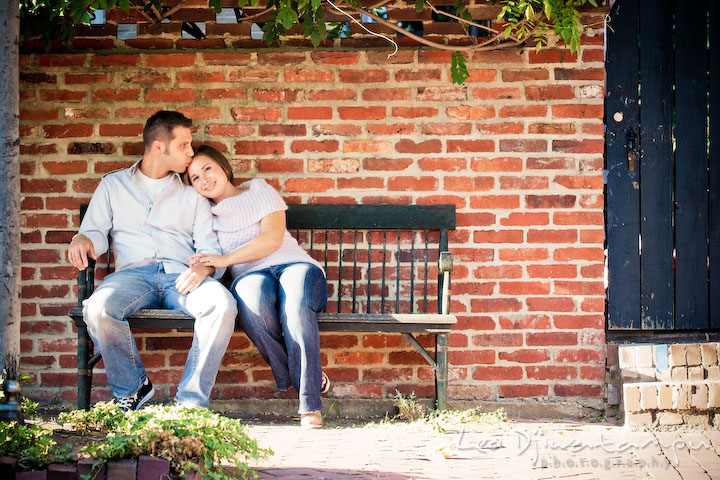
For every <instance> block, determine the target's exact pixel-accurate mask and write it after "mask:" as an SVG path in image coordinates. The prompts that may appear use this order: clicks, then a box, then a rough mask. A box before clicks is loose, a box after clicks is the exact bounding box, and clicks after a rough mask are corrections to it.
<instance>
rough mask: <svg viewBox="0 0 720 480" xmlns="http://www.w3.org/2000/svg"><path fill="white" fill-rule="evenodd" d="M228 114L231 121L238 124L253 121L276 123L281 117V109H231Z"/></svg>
mask: <svg viewBox="0 0 720 480" xmlns="http://www.w3.org/2000/svg"><path fill="white" fill-rule="evenodd" d="M230 113H231V114H232V117H233V119H235V121H238V122H240V121H254V120H264V121H268V122H277V121H278V120H279V119H280V117H281V116H282V110H281V109H279V108H266V107H247V108H233V109H231V110H230Z"/></svg>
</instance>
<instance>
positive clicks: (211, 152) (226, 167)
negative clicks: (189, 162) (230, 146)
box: [183, 145, 234, 185]
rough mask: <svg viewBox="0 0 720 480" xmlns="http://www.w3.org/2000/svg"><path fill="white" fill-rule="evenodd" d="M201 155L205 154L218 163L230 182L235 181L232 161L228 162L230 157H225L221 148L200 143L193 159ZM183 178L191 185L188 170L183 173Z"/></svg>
mask: <svg viewBox="0 0 720 480" xmlns="http://www.w3.org/2000/svg"><path fill="white" fill-rule="evenodd" d="M200 155H204V156H206V157H208V158H210V159H211V160H213V161H214V162H215V163H217V164H218V166H219V167H220V168H221V169H222V171H223V172H225V175H226V176H227V179H228V180H229V181H230V182H232V181H233V178H234V175H233V171H232V167H231V166H230V162H228V159H227V158H225V155H223V154H222V152H220V150H218V149H217V148H215V147H211V146H210V145H200V146H199V147H197V148H196V149H195V155H193V159H194V158H197V157H198V156H200ZM183 179H184V180H185V183H186V184H188V185H190V177H189V176H188V174H187V171H186V172H185V174H184V175H183Z"/></svg>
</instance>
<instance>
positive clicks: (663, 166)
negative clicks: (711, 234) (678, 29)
mask: <svg viewBox="0 0 720 480" xmlns="http://www.w3.org/2000/svg"><path fill="white" fill-rule="evenodd" d="M632 3H634V2H632ZM640 5H641V6H640V11H642V12H643V14H642V18H641V20H640V45H641V50H640V79H641V80H640V81H641V92H642V98H643V99H644V101H643V102H642V106H641V108H640V125H641V128H640V143H641V148H642V155H641V160H640V178H641V180H642V186H641V190H640V208H641V210H640V217H641V220H640V233H641V237H642V253H641V257H640V272H641V278H640V282H641V290H642V319H641V322H642V328H643V329H652V328H655V329H668V328H672V327H673V312H674V309H673V230H672V213H673V204H672V201H673V199H672V194H673V192H672V188H673V170H672V166H673V162H672V153H673V152H672V137H671V125H672V124H671V122H672V101H673V98H672V68H673V58H672V55H671V54H670V53H669V52H672V35H671V32H672V16H671V15H670V13H671V12H672V2H671V1H670V0H641V2H640Z"/></svg>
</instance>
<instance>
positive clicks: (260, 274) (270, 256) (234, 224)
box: [187, 146, 330, 428]
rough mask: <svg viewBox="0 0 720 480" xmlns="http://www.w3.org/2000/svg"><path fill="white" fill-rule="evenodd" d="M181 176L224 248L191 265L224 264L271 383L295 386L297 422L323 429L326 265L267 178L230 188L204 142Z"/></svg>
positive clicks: (226, 166)
mask: <svg viewBox="0 0 720 480" xmlns="http://www.w3.org/2000/svg"><path fill="white" fill-rule="evenodd" d="M187 178H188V180H189V182H190V184H191V185H192V186H193V188H195V190H196V191H197V192H198V193H199V194H200V195H203V196H204V197H207V198H209V199H210V200H211V201H212V212H213V215H214V219H213V228H214V229H215V231H216V232H217V235H218V240H219V242H220V247H221V249H222V252H223V255H207V254H196V255H193V256H192V257H191V258H190V265H191V266H194V265H198V264H200V265H207V266H212V267H229V269H230V273H231V274H232V278H233V283H232V287H231V288H230V291H231V292H232V294H233V295H234V296H235V298H236V299H237V302H238V314H239V319H240V323H241V325H242V327H243V329H244V330H245V333H246V334H247V335H248V337H250V339H251V340H252V341H253V343H255V345H256V346H257V348H258V350H259V351H260V354H261V355H262V357H263V358H264V359H265V361H266V362H267V363H268V364H269V365H270V368H271V369H272V372H273V376H274V377H275V383H276V384H277V388H278V389H279V390H287V389H289V388H290V387H295V389H296V390H297V392H298V395H299V398H300V406H299V413H300V424H301V426H303V427H305V428H321V427H322V416H321V414H320V409H321V407H322V404H321V399H320V394H321V393H324V392H326V391H327V389H328V387H329V385H330V382H329V380H328V378H327V376H326V375H325V374H324V373H323V372H322V370H321V362H320V343H319V333H318V323H317V312H319V311H320V310H322V309H323V308H324V306H325V303H326V301H327V281H326V279H325V273H324V271H323V270H322V268H321V267H320V264H319V263H318V262H317V261H315V260H314V259H313V258H312V257H310V255H308V254H307V253H306V252H305V251H304V250H303V249H302V248H301V247H300V246H299V245H298V243H297V241H296V240H295V239H294V238H293V237H292V236H291V235H290V232H288V231H287V229H286V228H285V210H287V206H286V205H285V202H284V201H283V199H282V198H281V197H280V195H278V193H277V192H276V191H275V189H273V188H272V187H271V186H270V185H268V184H267V183H266V182H265V180H262V179H254V180H250V181H247V182H245V183H243V184H242V185H240V186H239V187H237V188H236V187H235V186H234V185H233V184H232V180H233V173H232V167H231V166H230V163H229V162H228V161H227V159H226V158H225V156H224V155H223V154H222V153H220V152H219V151H218V150H216V149H215V148H213V147H210V146H201V147H199V148H198V149H197V150H196V153H195V156H194V157H193V160H192V163H191V164H190V166H189V167H188V169H187Z"/></svg>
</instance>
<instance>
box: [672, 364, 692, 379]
mask: <svg viewBox="0 0 720 480" xmlns="http://www.w3.org/2000/svg"><path fill="white" fill-rule="evenodd" d="M670 378H672V380H673V381H683V380H687V379H688V369H687V367H673V368H672V370H671V377H670Z"/></svg>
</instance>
